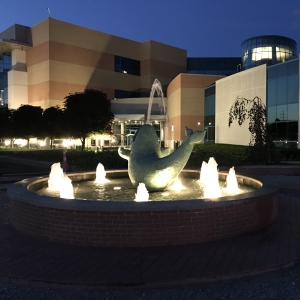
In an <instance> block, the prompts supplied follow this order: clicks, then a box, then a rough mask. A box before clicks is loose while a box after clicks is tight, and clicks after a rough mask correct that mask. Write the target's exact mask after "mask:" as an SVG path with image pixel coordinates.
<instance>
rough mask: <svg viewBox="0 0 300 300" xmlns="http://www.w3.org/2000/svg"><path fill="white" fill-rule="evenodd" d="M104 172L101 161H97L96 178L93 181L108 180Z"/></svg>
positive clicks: (103, 181)
mask: <svg viewBox="0 0 300 300" xmlns="http://www.w3.org/2000/svg"><path fill="white" fill-rule="evenodd" d="M105 176H106V172H105V169H104V166H103V165H102V164H101V163H98V166H97V168H96V179H95V183H105V182H107V181H108V179H106V178H105Z"/></svg>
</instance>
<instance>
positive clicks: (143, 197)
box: [134, 183, 149, 202]
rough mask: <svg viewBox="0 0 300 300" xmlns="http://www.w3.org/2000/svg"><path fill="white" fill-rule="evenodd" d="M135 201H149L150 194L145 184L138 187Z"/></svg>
mask: <svg viewBox="0 0 300 300" xmlns="http://www.w3.org/2000/svg"><path fill="white" fill-rule="evenodd" d="M134 201H137V202H142V201H149V193H148V191H147V188H146V186H145V184H144V183H140V184H139V185H138V188H137V192H136V194H135V199H134Z"/></svg>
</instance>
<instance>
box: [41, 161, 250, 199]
mask: <svg viewBox="0 0 300 300" xmlns="http://www.w3.org/2000/svg"><path fill="white" fill-rule="evenodd" d="M58 165H59V163H58ZM56 168H57V169H58V170H59V168H58V167H57V165H56V167H53V169H54V170H56ZM51 169H52V168H51ZM60 169H61V168H60ZM97 169H98V170H96V173H97V172H99V174H102V175H100V178H102V179H103V171H104V172H105V170H104V167H103V169H102V166H100V167H99V168H98V167H97ZM99 170H100V171H99ZM229 173H230V175H228V177H227V187H228V188H230V192H228V191H227V190H226V189H224V188H223V189H220V183H219V182H218V171H217V163H216V161H215V160H214V159H213V158H211V159H210V160H209V162H208V163H206V162H203V163H202V167H201V173H200V174H201V175H200V180H201V183H200V184H199V181H200V180H197V179H196V178H195V179H192V178H188V177H182V176H179V177H180V178H176V179H175V180H174V181H173V183H172V184H171V185H169V186H168V187H167V188H166V189H165V190H164V191H161V192H154V193H151V201H172V200H190V199H203V198H210V197H211V198H217V197H220V196H226V195H228V194H233V192H232V191H233V190H234V191H236V190H235V189H234V188H233V187H234V186H235V187H236V186H237V180H236V176H235V174H234V169H233V168H231V170H230V171H229ZM54 174H56V175H57V176H58V178H60V179H59V180H58V179H57V178H55V176H54ZM62 178H63V179H62ZM96 178H97V176H96ZM97 179H98V178H97ZM51 181H54V182H58V181H59V182H60V183H61V184H60V185H59V190H60V187H63V189H62V190H61V192H60V191H59V190H53V189H52V190H51V189H49V188H43V189H41V190H39V191H38V194H40V195H47V196H52V197H61V198H67V199H73V198H74V197H75V199H79V200H82V199H88V200H102V201H111V200H112V199H113V201H148V200H149V193H148V191H147V188H146V187H145V185H144V184H140V185H139V186H138V188H137V190H136V189H134V188H133V186H132V183H131V182H130V179H129V178H114V179H111V180H107V179H106V180H105V184H103V183H101V184H95V181H94V180H91V181H80V182H77V181H76V182H73V183H72V182H71V180H70V179H69V178H68V176H66V175H65V176H63V177H61V172H60V171H58V172H54V173H52V175H51ZM232 182H235V183H232ZM223 184H224V183H221V185H223ZM73 186H74V188H73ZM252 190H253V188H250V187H245V186H240V189H239V193H246V192H249V191H252ZM215 191H218V193H215ZM135 192H137V193H135ZM221 192H222V194H221Z"/></svg>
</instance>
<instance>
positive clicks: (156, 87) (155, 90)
mask: <svg viewBox="0 0 300 300" xmlns="http://www.w3.org/2000/svg"><path fill="white" fill-rule="evenodd" d="M155 93H156V94H157V96H159V97H161V102H162V105H163V115H164V116H166V115H167V111H166V105H165V99H164V93H163V91H162V87H161V83H160V82H159V81H158V80H157V79H155V80H154V82H153V84H152V87H151V92H150V97H149V104H148V112H147V121H146V124H150V115H151V109H152V103H153V97H154V95H155Z"/></svg>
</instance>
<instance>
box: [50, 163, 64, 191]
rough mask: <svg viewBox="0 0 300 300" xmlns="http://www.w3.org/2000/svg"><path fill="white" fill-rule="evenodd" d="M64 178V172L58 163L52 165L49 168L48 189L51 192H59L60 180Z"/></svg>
mask: <svg viewBox="0 0 300 300" xmlns="http://www.w3.org/2000/svg"><path fill="white" fill-rule="evenodd" d="M63 178H64V171H63V169H62V168H61V166H60V163H54V164H53V165H52V166H51V170H50V174H49V179H48V188H49V189H50V190H53V191H60V187H61V184H62V180H63Z"/></svg>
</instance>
